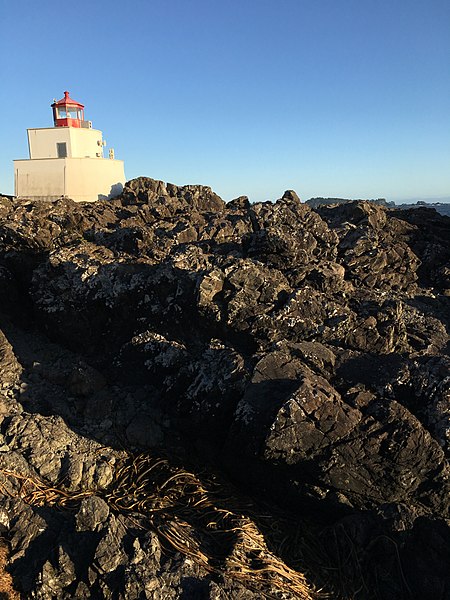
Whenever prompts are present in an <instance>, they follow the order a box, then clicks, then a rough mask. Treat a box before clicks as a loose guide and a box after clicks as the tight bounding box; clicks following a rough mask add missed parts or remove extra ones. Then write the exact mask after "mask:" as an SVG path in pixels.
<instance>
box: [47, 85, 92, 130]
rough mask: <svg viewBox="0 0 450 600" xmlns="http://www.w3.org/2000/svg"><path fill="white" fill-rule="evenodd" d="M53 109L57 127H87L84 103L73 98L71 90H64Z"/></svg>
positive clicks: (54, 103)
mask: <svg viewBox="0 0 450 600" xmlns="http://www.w3.org/2000/svg"><path fill="white" fill-rule="evenodd" d="M52 109H53V122H54V124H55V127H86V124H85V121H84V104H81V103H80V102H77V101H76V100H72V98H71V97H70V96H69V92H64V98H61V100H55V101H54V102H53V104H52Z"/></svg>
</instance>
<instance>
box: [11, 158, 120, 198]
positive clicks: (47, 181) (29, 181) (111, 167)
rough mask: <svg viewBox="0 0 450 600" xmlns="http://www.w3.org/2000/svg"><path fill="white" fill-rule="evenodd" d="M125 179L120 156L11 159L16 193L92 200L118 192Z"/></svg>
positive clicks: (35, 196)
mask: <svg viewBox="0 0 450 600" xmlns="http://www.w3.org/2000/svg"><path fill="white" fill-rule="evenodd" d="M124 183H125V172H124V165H123V161H122V160H110V159H107V158H104V159H101V158H49V159H35V160H15V161H14V184H15V195H16V196H18V197H22V198H30V199H37V198H60V197H61V196H67V197H69V198H72V199H73V200H75V201H77V202H82V201H87V202H92V201H95V200H100V199H102V198H109V197H114V196H117V195H118V194H120V192H121V191H122V189H123V184H124Z"/></svg>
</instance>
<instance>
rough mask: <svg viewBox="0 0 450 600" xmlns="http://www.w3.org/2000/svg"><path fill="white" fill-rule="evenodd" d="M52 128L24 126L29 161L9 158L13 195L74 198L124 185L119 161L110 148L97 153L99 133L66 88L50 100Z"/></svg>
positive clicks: (109, 193) (102, 194)
mask: <svg viewBox="0 0 450 600" xmlns="http://www.w3.org/2000/svg"><path fill="white" fill-rule="evenodd" d="M52 109H53V123H54V127H44V128H39V129H28V130H27V131H28V148H29V153H30V158H29V159H23V160H15V161H14V188H15V195H16V196H17V197H19V198H30V199H46V200H49V199H55V198H61V196H65V197H68V198H72V200H76V201H78V202H82V201H89V202H90V201H94V200H100V199H104V198H113V197H114V196H118V195H119V194H120V193H121V191H122V189H123V184H124V183H125V172H124V166H123V161H122V160H115V158H114V150H112V149H111V150H109V155H108V158H104V156H103V148H104V146H105V144H106V142H104V141H103V136H102V132H101V131H99V130H98V129H92V123H91V121H85V120H84V105H83V104H80V103H79V102H76V101H75V100H72V98H70V96H69V92H64V98H62V99H61V100H58V101H56V100H55V102H53V104H52Z"/></svg>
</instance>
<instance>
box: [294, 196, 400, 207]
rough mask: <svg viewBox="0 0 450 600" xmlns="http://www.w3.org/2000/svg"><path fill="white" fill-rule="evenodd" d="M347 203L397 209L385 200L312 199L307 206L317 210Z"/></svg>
mask: <svg viewBox="0 0 450 600" xmlns="http://www.w3.org/2000/svg"><path fill="white" fill-rule="evenodd" d="M346 202H373V203H374V204H381V205H382V206H389V207H390V208H395V202H387V200H386V199H385V198H376V199H374V198H370V199H369V198H357V199H356V198H355V199H349V198H310V199H309V200H306V204H308V205H309V206H311V208H316V207H317V206H322V205H323V204H345V203H346Z"/></svg>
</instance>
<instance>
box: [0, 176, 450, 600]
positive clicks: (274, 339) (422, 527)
mask: <svg viewBox="0 0 450 600" xmlns="http://www.w3.org/2000/svg"><path fill="white" fill-rule="evenodd" d="M449 240H450V219H449V218H447V217H443V216H439V215H438V214H437V213H435V211H433V210H426V209H423V208H421V209H420V211H414V210H408V211H396V210H388V209H386V208H385V207H383V206H379V205H375V204H370V203H368V202H357V203H350V204H344V205H339V206H333V207H330V206H319V207H318V208H317V209H315V210H313V209H312V208H310V207H309V206H307V205H305V204H302V203H301V202H300V200H299V198H298V196H297V195H296V194H295V192H293V191H288V192H286V193H285V194H284V195H283V197H282V198H281V199H280V200H277V201H276V202H274V203H271V202H265V203H257V204H250V203H249V202H248V200H247V199H246V198H245V197H241V198H237V199H236V200H233V201H231V202H229V203H225V202H223V201H222V200H221V199H220V198H219V197H218V196H217V195H216V194H215V193H214V192H212V190H211V189H210V188H208V187H206V186H183V187H178V186H175V185H173V184H165V183H163V182H160V181H155V180H152V179H149V178H139V179H136V180H133V181H131V182H128V184H127V185H126V186H125V189H124V191H123V194H122V196H121V197H119V198H117V199H115V200H113V201H111V202H103V201H101V202H98V203H94V204H92V203H86V204H82V203H75V202H72V201H70V200H60V201H54V202H30V201H13V200H10V199H8V198H2V199H0V313H1V315H2V317H1V323H0V327H1V329H2V331H0V378H1V379H0V402H1V413H2V415H1V417H2V418H3V421H2V425H1V434H2V436H3V440H4V443H5V447H6V450H5V451H3V450H2V448H1V447H0V468H2V469H10V470H14V471H20V472H21V473H22V474H23V475H24V476H26V475H33V476H37V477H41V478H45V479H46V480H47V481H48V482H49V483H51V484H53V485H55V484H56V483H57V482H60V481H62V480H63V481H64V485H65V486H66V489H68V490H72V491H74V490H78V489H80V487H81V488H84V489H86V488H88V487H91V488H92V486H97V488H96V489H98V490H100V491H101V490H102V489H105V490H106V489H108V486H109V485H110V484H111V481H112V480H113V473H114V468H115V467H114V465H115V464H117V463H118V461H119V459H120V456H121V452H123V450H124V449H125V450H126V449H143V450H147V449H154V448H159V447H163V448H174V447H176V448H177V449H178V453H183V452H184V453H185V454H186V455H188V456H189V457H190V458H191V459H192V460H194V458H195V460H197V461H198V460H200V462H201V461H203V462H204V463H205V464H209V465H214V466H215V467H216V468H219V467H220V468H222V469H225V470H226V472H227V473H228V475H229V476H230V477H231V478H232V479H233V480H234V481H235V482H236V483H238V484H239V485H240V486H241V488H242V489H244V490H245V491H246V492H247V493H251V494H252V495H253V496H255V497H257V498H264V500H271V501H272V502H275V503H278V504H281V505H282V506H284V507H285V508H289V509H290V510H291V511H294V513H296V514H299V515H300V514H301V516H302V517H304V516H305V515H310V518H311V519H312V520H313V521H314V522H315V523H320V527H321V531H322V533H323V535H328V536H329V540H334V541H333V543H331V541H330V542H329V543H327V545H328V549H329V557H328V558H329V561H330V565H333V564H335V562H333V561H336V560H337V559H336V557H337V556H339V555H341V556H342V555H349V553H351V552H355V553H356V554H357V555H358V560H359V561H360V563H361V564H362V570H363V571H364V572H367V573H368V575H367V579H366V583H364V585H365V586H366V588H367V589H366V590H365V591H364V593H365V596H362V597H364V598H372V597H376V596H373V595H371V594H372V592H373V590H374V588H373V585H375V584H374V582H376V585H377V586H378V587H377V593H378V597H383V598H402V597H405V598H408V597H411V598H413V597H420V598H436V597H442V598H450V577H449V573H448V569H447V570H446V569H445V564H448V561H450V534H449V519H450V514H449V492H450V488H449V481H450V478H449V475H450V470H449V456H450V357H449V335H448V328H449V322H450V279H449V273H450V270H449V264H450V247H449ZM199 457H200V459H199ZM99 494H100V492H99ZM100 495H101V494H100ZM83 502H84V503H85V504H84V505H83V506H84V509H83V510H84V512H83V511H82V508H79V511H81V512H78V513H77V515H76V519H75V521H73V522H72V521H70V522H69V521H67V520H64V519H65V517H63V516H61V515H60V514H59V513H58V514H56V513H55V512H54V511H52V509H50V508H48V507H46V508H43V509H42V510H40V511H37V509H35V508H34V507H31V506H28V505H24V504H23V502H22V501H20V500H17V499H12V498H6V497H5V499H4V502H3V507H4V508H3V509H1V510H3V511H4V513H5V515H6V514H8V515H9V517H8V518H9V519H10V529H9V537H10V539H11V540H12V552H13V554H12V573H13V575H14V576H15V578H16V582H17V586H18V587H19V589H21V590H23V591H24V592H26V593H29V594H32V593H33V594H36V595H35V596H32V597H39V598H51V597H53V596H52V594H53V595H56V596H57V597H61V598H66V597H67V598H70V597H74V596H73V594H78V595H77V596H76V597H86V598H89V597H91V596H90V595H89V593H90V592H89V589H91V590H92V589H95V590H96V592H95V593H96V594H97V596H92V597H109V596H108V593H111V590H112V589H118V590H120V594H122V596H120V597H124V598H125V597H130V598H131V597H133V598H134V597H136V598H138V597H141V596H139V595H138V592H137V591H136V590H138V589H140V587H141V588H142V586H144V587H145V586H146V585H147V587H148V586H150V587H148V589H150V588H151V586H155V587H154V588H152V589H157V588H158V586H159V588H160V589H161V590H165V591H164V593H165V594H166V595H164V593H163V592H161V594H162V595H161V598H162V597H164V598H166V597H167V598H169V597H174V598H175V597H183V598H188V597H192V598H198V597H204V598H215V597H222V596H215V595H214V594H219V593H224V594H230V593H231V594H234V595H233V596H232V597H233V598H235V597H236V598H240V597H242V598H252V597H255V598H256V597H260V596H258V593H259V592H255V594H256V595H254V593H253V592H252V591H250V590H249V589H245V586H244V587H243V586H242V584H239V585H238V584H237V583H236V584H225V583H224V584H222V587H220V585H218V584H217V583H214V582H213V581H212V580H211V579H210V578H209V579H208V577H209V575H207V574H205V573H202V572H201V571H198V569H197V571H195V572H194V571H192V573H191V572H190V571H189V567H188V565H186V564H184V563H183V564H179V565H178V566H177V567H176V568H175V567H173V566H172V567H170V568H169V567H168V566H167V565H166V566H165V567H162V566H161V565H162V562H161V561H162V559H161V549H160V547H159V545H158V540H157V538H156V537H155V536H151V535H150V534H148V535H147V537H145V536H144V537H145V539H144V537H142V536H141V537H136V543H137V546H136V544H135V543H134V542H133V541H132V538H130V537H127V535H128V534H127V533H126V527H125V529H124V523H121V519H124V518H125V517H123V516H121V515H114V514H112V513H110V511H109V508H108V506H107V504H106V503H105V502H104V500H102V499H101V498H100V497H97V496H93V497H92V498H91V499H90V500H89V501H88V500H83ZM13 511H16V512H17V513H18V514H22V513H23V518H12V516H11V515H12V512H13ZM25 517H26V519H29V521H28V522H29V526H28V527H29V530H27V529H26V525H25V522H26V521H25ZM128 526H129V525H127V527H128ZM33 527H34V528H35V533H33V531H34V530H33ZM40 529H42V530H43V531H44V533H42V536H43V537H42V540H41V541H39V536H38V535H37V533H36V532H37V531H38V530H39V531H40ZM53 530H57V531H58V534H57V539H58V540H59V541H58V543H59V544H60V546H59V550H58V552H59V554H58V552H56V551H55V550H53V551H52V552H53V553H52V554H48V556H46V557H44V556H42V557H39V552H37V549H40V548H41V547H43V546H45V543H44V542H45V540H44V537H45V536H46V535H50V533H49V532H51V531H53ZM30 532H31V533H30ZM120 532H122V533H120ZM58 536H59V537H58ZM77 536H81V537H82V538H83V540H84V541H83V543H85V544H86V548H87V549H88V551H87V553H86V554H85V556H84V557H82V556H79V553H77V552H76V551H75V547H76V546H77V544H78V542H76V541H75V540H76V539H78V538H77ZM79 539H81V538H79ZM114 540H115V541H114ZM383 540H384V541H383ZM386 540H391V542H392V543H389V542H386ZM114 544H115V545H114ZM117 544H119V546H117ZM56 546H57V544H56ZM56 546H55V547H56ZM116 546H117V548H116ZM111 548H112V549H113V551H112V550H111ZM21 552H22V555H23V553H24V552H25V553H27V552H28V553H29V556H30V557H31V558H30V560H31V559H32V561H33V565H34V567H33V569H31V570H30V569H28V571H26V569H25V568H24V563H23V559H22V558H21V556H22V555H21V554H20V553H21ZM55 552H56V554H55ZM427 553H428V554H427ZM431 554H433V556H435V559H434V561H430V560H428V559H427V558H426V557H427V555H428V556H429V555H431ZM33 557H34V558H33ZM137 557H138V558H137ZM41 558H42V560H41ZM83 561H84V562H83ZM133 561H134V562H133ZM396 561H397V562H396ZM398 561H400V562H401V565H402V570H401V571H399V570H398V569H397V570H396V568H394V567H393V564H394V563H395V564H396V565H398V564H399V563H398ZM446 561H447V562H446ZM92 565H94V566H92ZM131 565H133V566H131ZM94 567H95V568H94ZM161 569H162V571H161ZM164 569H165V570H164ZM170 569H172V571H171V570H170ZM174 569H175V570H174ZM177 569H178V570H177ZM146 570H147V571H148V573H150V575H148V574H147V575H144V573H146V572H147V571H146ZM91 571H92V572H91ZM94 571H95V572H94ZM151 573H153V575H151ZM158 573H159V574H158ZM352 577H353V575H351V574H349V575H348V578H349V580H352ZM89 578H91V579H92V581H91V580H90V579H89ZM152 578H153V579H152ZM158 578H159V579H158ZM187 578H188V579H189V583H186V579H187ZM319 579H320V578H318V579H317V581H318V583H320V581H319ZM149 581H153V583H151V584H150V583H149ZM49 582H50V583H49ZM325 583H327V582H325ZM227 585H231V586H233V585H235V586H236V587H234V588H233V587H231V588H230V587H228V588H227ZM330 585H332V583H330ZM371 585H372V590H371V589H370V588H371ZM46 586H47V587H46ZM49 586H50V587H49ZM51 586H53V587H54V588H55V589H53V588H51ZM55 586H56V587H55ZM127 586H128V587H127ZM183 586H184V587H183ZM239 586H240V587H239ZM358 586H361V580H357V577H356V579H354V588H353V591H355V590H356V589H357V588H358ZM146 589H147V588H146ZM330 589H331V588H330ZM127 590H128V591H127ZM130 590H134V591H130ZM220 590H222V591H220ZM411 590H419V591H418V592H417V593H418V596H414V594H413V595H411V593H410V591H411ZM347 592H348V593H349V594H350V591H349V590H347ZM147 593H148V594H149V595H147V596H142V597H152V598H153V597H155V598H156V597H159V596H157V595H153V596H152V595H151V594H152V593H153V594H156V592H155V591H149V592H147ZM414 593H416V592H414ZM71 594H72V595H71ZM83 594H84V595H83ZM127 594H128V596H127ZM130 594H131V595H130ZM133 594H136V595H133ZM167 594H169V595H167ZM170 594H172V595H170ZM177 594H178V596H177ZM180 594H184V595H182V596H181V595H180ZM189 594H191V595H189ZM199 594H203V595H201V596H199ZM408 594H410V595H409V596H408ZM30 597H31V596H30Z"/></svg>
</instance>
